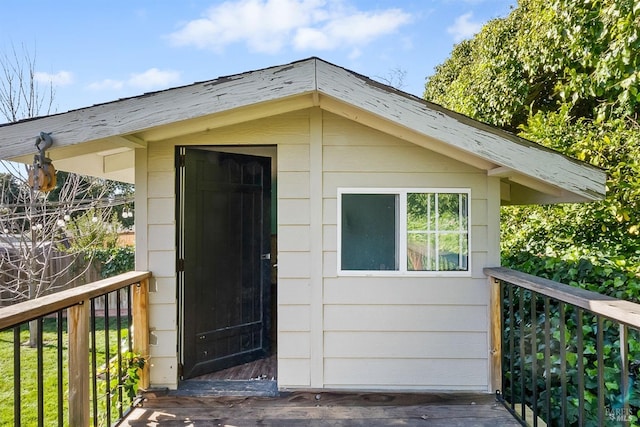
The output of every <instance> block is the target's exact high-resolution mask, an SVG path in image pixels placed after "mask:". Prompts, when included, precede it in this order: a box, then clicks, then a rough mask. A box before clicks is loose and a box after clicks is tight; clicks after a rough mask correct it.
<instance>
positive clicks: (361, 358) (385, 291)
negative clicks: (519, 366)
mask: <svg viewBox="0 0 640 427" xmlns="http://www.w3.org/2000/svg"><path fill="white" fill-rule="evenodd" d="M324 117H325V121H324V144H325V146H324V152H323V170H324V173H323V198H324V200H323V244H324V246H323V263H324V265H323V275H324V288H323V325H322V327H323V330H324V343H323V344H324V382H325V386H326V387H337V388H385V389H419V390H487V377H488V375H487V368H488V344H487V341H488V334H487V323H488V300H489V294H488V288H487V282H486V277H485V276H484V274H483V273H482V268H483V267H484V266H485V263H486V260H487V258H488V257H487V253H488V252H489V251H494V250H495V248H492V247H491V246H490V244H489V239H488V233H489V224H490V223H489V218H488V213H487V211H488V209H489V206H490V204H492V203H499V201H498V200H496V201H491V202H489V200H488V197H489V194H490V192H489V190H488V188H487V177H486V174H485V173H484V171H481V170H478V169H475V168H473V167H471V166H469V165H466V164H463V163H461V162H458V161H456V160H454V159H451V158H448V157H445V156H443V155H440V154H436V153H434V152H430V151H429V150H426V149H424V148H421V147H418V146H415V145H413V144H410V143H407V142H404V141H400V140H398V139H396V138H393V137H391V136H389V135H385V134H383V133H381V132H378V131H375V130H373V129H370V128H366V127H364V126H361V125H358V124H356V123H354V122H351V121H349V120H347V119H344V118H338V117H335V116H333V115H331V114H328V113H325V114H324ZM348 187H359V188H430V187H431V188H433V187H437V188H469V189H470V190H471V245H472V246H471V254H470V257H471V266H472V271H471V274H470V276H467V277H375V276H369V277H338V276H337V246H338V242H337V233H338V230H337V225H336V224H337V217H338V215H339V212H338V211H337V199H336V197H337V189H338V188H348Z"/></svg>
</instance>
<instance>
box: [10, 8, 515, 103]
mask: <svg viewBox="0 0 640 427" xmlns="http://www.w3.org/2000/svg"><path fill="white" fill-rule="evenodd" d="M515 5H516V0H227V1H215V0H109V1H103V0H83V1H76V0H57V1H53V0H48V1H46V0H18V1H7V2H3V4H2V14H1V15H0V56H2V55H7V54H8V55H9V56H11V55H13V54H12V52H13V50H14V49H15V51H16V52H17V54H18V55H19V56H22V55H24V54H25V53H28V54H29V55H30V56H31V57H32V58H33V60H34V62H35V71H36V75H35V77H36V80H37V81H38V82H39V85H41V86H40V88H46V87H47V85H48V84H49V82H52V83H53V87H54V88H55V95H54V105H53V109H52V111H51V112H52V113H59V112H64V111H68V110H72V109H77V108H82V107H87V106H91V105H94V104H99V103H103V102H110V101H114V100H117V99H120V98H126V97H130V96H137V95H141V94H143V93H147V92H153V91H156V90H163V89H168V88H172V87H177V86H183V85H187V84H191V83H194V82H201V81H206V80H211V79H215V78H217V77H222V76H228V75H233V74H238V73H243V72H246V71H252V70H257V69H261V68H266V67H270V66H274V65H281V64H287V63H290V62H293V61H297V60H301V59H305V58H309V57H312V56H316V57H319V58H321V59H323V60H326V61H328V62H331V63H334V64H336V65H339V66H341V67H344V68H347V69H349V70H352V71H355V72H357V73H360V74H363V75H365V76H368V77H370V78H373V79H375V80H379V81H382V82H386V83H391V84H392V85H394V86H396V87H399V88H400V89H402V90H404V91H405V92H408V93H411V94H413V95H416V96H420V97H421V96H422V95H423V92H424V83H425V78H426V77H427V76H429V75H432V74H433V72H434V67H436V66H437V65H438V64H440V63H442V62H443V61H444V60H445V59H446V58H447V57H448V56H449V54H450V52H451V50H452V49H453V47H454V45H455V44H456V43H459V42H460V41H461V40H464V39H466V38H471V37H472V36H473V34H475V33H476V32H478V31H479V29H480V28H481V26H482V24H484V23H486V22H487V21H488V20H490V19H494V18H499V17H504V16H506V15H507V14H508V13H509V11H510V9H511V8H512V7H514V6H515ZM0 78H1V76H0ZM40 92H43V89H41V90H40Z"/></svg>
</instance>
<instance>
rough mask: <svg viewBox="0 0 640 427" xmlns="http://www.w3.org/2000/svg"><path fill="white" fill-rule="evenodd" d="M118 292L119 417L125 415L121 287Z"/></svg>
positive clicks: (116, 292)
mask: <svg viewBox="0 0 640 427" xmlns="http://www.w3.org/2000/svg"><path fill="white" fill-rule="evenodd" d="M115 294H116V336H117V347H116V348H117V352H118V418H122V416H123V413H124V412H123V404H124V402H123V393H122V387H123V385H124V384H123V382H122V380H123V378H122V377H123V375H122V331H121V330H122V316H121V315H120V310H121V307H120V294H121V292H120V289H118V290H117V291H115Z"/></svg>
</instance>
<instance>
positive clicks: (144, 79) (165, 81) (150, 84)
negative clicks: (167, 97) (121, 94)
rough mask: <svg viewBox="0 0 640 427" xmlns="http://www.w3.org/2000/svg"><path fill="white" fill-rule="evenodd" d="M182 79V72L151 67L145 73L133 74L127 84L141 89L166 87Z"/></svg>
mask: <svg viewBox="0 0 640 427" xmlns="http://www.w3.org/2000/svg"><path fill="white" fill-rule="evenodd" d="M179 81H180V73H179V72H177V71H171V70H165V71H163V70H158V69H157V68H150V69H148V70H147V71H145V72H144V73H139V74H132V75H131V77H130V78H129V80H128V81H127V85H128V86H131V87H134V88H140V89H159V88H166V87H169V86H171V85H172V84H174V83H176V82H179Z"/></svg>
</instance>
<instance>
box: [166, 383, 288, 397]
mask: <svg viewBox="0 0 640 427" xmlns="http://www.w3.org/2000/svg"><path fill="white" fill-rule="evenodd" d="M169 394H171V395H173V396H198V397H206V396H259V397H276V396H278V395H279V393H278V381H277V380H196V379H192V380H184V381H181V382H180V384H179V385H178V389H177V390H171V391H170V392H169Z"/></svg>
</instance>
